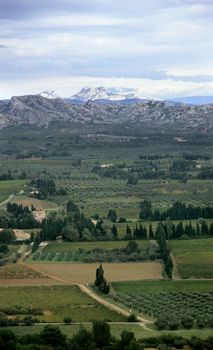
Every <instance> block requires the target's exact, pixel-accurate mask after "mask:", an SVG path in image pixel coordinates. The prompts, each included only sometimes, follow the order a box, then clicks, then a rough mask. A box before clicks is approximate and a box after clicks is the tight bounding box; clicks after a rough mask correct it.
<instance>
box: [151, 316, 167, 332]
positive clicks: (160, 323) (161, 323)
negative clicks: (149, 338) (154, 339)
mask: <svg viewBox="0 0 213 350" xmlns="http://www.w3.org/2000/svg"><path fill="white" fill-rule="evenodd" d="M154 325H155V327H156V328H157V329H158V330H162V329H166V328H167V326H168V320H167V319H166V318H165V317H163V316H161V317H158V318H157V319H156V321H155V323H154Z"/></svg>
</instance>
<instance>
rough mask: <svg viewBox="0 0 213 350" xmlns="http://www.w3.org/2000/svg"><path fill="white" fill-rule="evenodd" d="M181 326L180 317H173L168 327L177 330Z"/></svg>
mask: <svg viewBox="0 0 213 350" xmlns="http://www.w3.org/2000/svg"><path fill="white" fill-rule="evenodd" d="M179 327H180V320H178V319H172V320H170V321H169V322H168V328H169V330H173V331H175V330H176V329H178V328H179Z"/></svg>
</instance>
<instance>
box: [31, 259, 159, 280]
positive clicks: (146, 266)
mask: <svg viewBox="0 0 213 350" xmlns="http://www.w3.org/2000/svg"><path fill="white" fill-rule="evenodd" d="M29 266H32V267H33V268H35V269H37V270H38V271H42V272H44V273H45V274H47V275H50V276H53V277H55V278H56V279H59V280H64V281H68V282H71V283H93V282H94V280H95V271H96V269H97V267H98V266H99V264H81V263H78V264H70V263H69V264H54V263H50V264H48V263H45V264H39V263H36V264H31V265H29ZM103 268H104V276H105V278H106V279H107V281H108V282H112V281H128V280H130V281H137V280H144V279H146V280H147V279H161V278H162V266H161V264H160V263H159V262H141V263H104V264H103Z"/></svg>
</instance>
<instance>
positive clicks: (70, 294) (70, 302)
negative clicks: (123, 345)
mask: <svg viewBox="0 0 213 350" xmlns="http://www.w3.org/2000/svg"><path fill="white" fill-rule="evenodd" d="M15 305H21V306H23V307H29V306H30V307H31V308H41V309H42V310H43V313H44V314H43V315H42V316H39V317H38V318H39V319H40V320H42V321H46V322H63V319H64V317H66V316H69V317H71V318H72V320H73V321H78V322H84V321H91V320H105V319H106V320H111V321H125V317H124V316H122V315H119V314H117V313H116V312H114V311H111V310H109V309H107V308H105V307H104V306H102V305H100V304H98V303H97V302H96V301H95V300H93V299H91V298H90V297H89V296H87V295H86V294H83V293H82V292H81V291H80V289H79V287H77V286H56V285H55V286H33V287H31V286H30V287H29V286H28V287H27V286H25V287H0V307H11V306H15Z"/></svg>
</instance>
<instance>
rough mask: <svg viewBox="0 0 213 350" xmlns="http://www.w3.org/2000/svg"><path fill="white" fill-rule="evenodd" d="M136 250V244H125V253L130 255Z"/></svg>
mask: <svg viewBox="0 0 213 350" xmlns="http://www.w3.org/2000/svg"><path fill="white" fill-rule="evenodd" d="M137 249H138V244H137V242H135V241H129V242H128V244H127V251H128V252H129V253H130V254H131V253H134V252H135V251H136V250H137Z"/></svg>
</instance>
